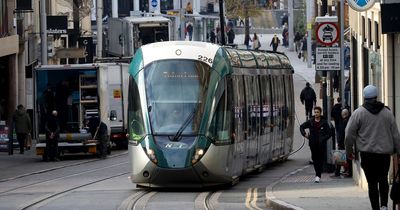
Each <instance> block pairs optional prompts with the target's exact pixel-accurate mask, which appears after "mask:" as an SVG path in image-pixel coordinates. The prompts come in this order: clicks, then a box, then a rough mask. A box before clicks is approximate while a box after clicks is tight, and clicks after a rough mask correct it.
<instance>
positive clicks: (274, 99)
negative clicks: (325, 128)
mask: <svg viewBox="0 0 400 210" xmlns="http://www.w3.org/2000/svg"><path fill="white" fill-rule="evenodd" d="M129 74H130V78H129V80H130V81H129V96H128V97H129V105H128V124H129V125H128V127H129V132H128V135H129V158H130V166H131V176H130V178H131V180H132V182H133V183H136V184H137V185H138V186H146V187H205V186H214V185H221V184H228V183H236V182H237V181H238V179H239V177H240V176H242V175H244V174H246V173H248V172H251V171H254V170H259V169H260V168H261V167H263V166H264V165H265V164H268V163H271V162H273V161H276V160H282V159H287V158H288V156H289V154H290V152H291V151H292V145H293V129H294V96H293V67H292V66H291V64H290V62H289V59H288V58H287V56H286V55H285V54H282V53H277V52H257V51H249V50H238V49H232V48H229V47H222V46H218V45H214V44H210V43H205V42H184V41H173V42H159V43H153V44H149V45H145V46H142V47H141V48H140V49H139V50H138V51H137V52H136V54H135V56H134V58H133V61H132V63H131V66H130V69H129Z"/></svg>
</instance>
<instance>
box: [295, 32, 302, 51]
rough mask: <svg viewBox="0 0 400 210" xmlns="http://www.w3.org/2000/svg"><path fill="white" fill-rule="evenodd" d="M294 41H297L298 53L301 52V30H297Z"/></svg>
mask: <svg viewBox="0 0 400 210" xmlns="http://www.w3.org/2000/svg"><path fill="white" fill-rule="evenodd" d="M294 43H295V48H296V53H297V54H299V53H301V48H300V47H301V34H300V32H298V31H297V32H296V34H295V35H294Z"/></svg>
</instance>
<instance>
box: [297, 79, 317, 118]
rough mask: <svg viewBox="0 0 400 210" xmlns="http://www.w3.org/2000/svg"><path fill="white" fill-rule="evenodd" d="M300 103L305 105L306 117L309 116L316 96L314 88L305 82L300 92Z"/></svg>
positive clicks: (315, 101)
mask: <svg viewBox="0 0 400 210" xmlns="http://www.w3.org/2000/svg"><path fill="white" fill-rule="evenodd" d="M300 100H301V103H302V104H304V105H305V108H306V118H307V119H310V118H311V114H312V113H311V112H312V109H313V107H314V106H315V104H316V103H317V96H316V94H315V91H314V89H312V87H311V85H310V83H308V82H307V83H306V87H305V88H304V89H303V90H302V91H301V93H300Z"/></svg>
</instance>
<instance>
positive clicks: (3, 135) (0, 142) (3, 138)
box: [0, 121, 9, 152]
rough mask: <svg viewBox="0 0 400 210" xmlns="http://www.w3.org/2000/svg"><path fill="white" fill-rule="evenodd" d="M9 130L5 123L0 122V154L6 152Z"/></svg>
mask: <svg viewBox="0 0 400 210" xmlns="http://www.w3.org/2000/svg"><path fill="white" fill-rule="evenodd" d="M8 135H9V130H8V126H7V125H6V121H0V152H8V148H9V138H8Z"/></svg>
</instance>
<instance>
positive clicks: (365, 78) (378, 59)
mask: <svg viewBox="0 0 400 210" xmlns="http://www.w3.org/2000/svg"><path fill="white" fill-rule="evenodd" d="M387 7H389V8H392V10H393V11H392V12H391V11H388V10H386V9H384V8H387ZM394 8H397V9H394ZM399 9H400V1H397V3H396V1H391V2H387V4H385V1H383V3H382V4H381V3H375V4H374V5H373V6H372V7H371V8H369V9H367V10H365V11H357V10H354V9H351V8H350V10H349V22H350V27H351V31H350V33H351V72H350V84H351V85H350V86H351V107H352V109H353V110H354V109H356V108H357V107H359V106H361V105H362V104H363V94H362V91H363V88H364V87H365V86H367V85H369V84H372V85H375V86H376V87H377V88H378V90H379V96H378V100H380V101H382V102H383V103H384V104H385V105H387V106H389V107H390V108H391V110H392V111H393V113H394V114H395V116H396V120H397V124H398V125H400V84H399V83H398V82H397V83H396V82H395V81H398V80H399V79H400V25H399V24H398V22H397V21H398V19H399V18H400V16H399V14H396V13H398V11H399ZM396 10H397V11H396ZM387 17H389V18H387ZM391 20H396V22H395V23H392V22H391ZM388 27H389V30H388ZM354 167H355V169H356V170H354V171H355V172H356V173H358V174H355V177H359V179H358V183H359V184H360V185H361V186H362V187H366V184H365V183H366V182H365V177H364V176H363V173H362V170H361V166H360V163H359V161H356V164H355V165H354Z"/></svg>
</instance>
